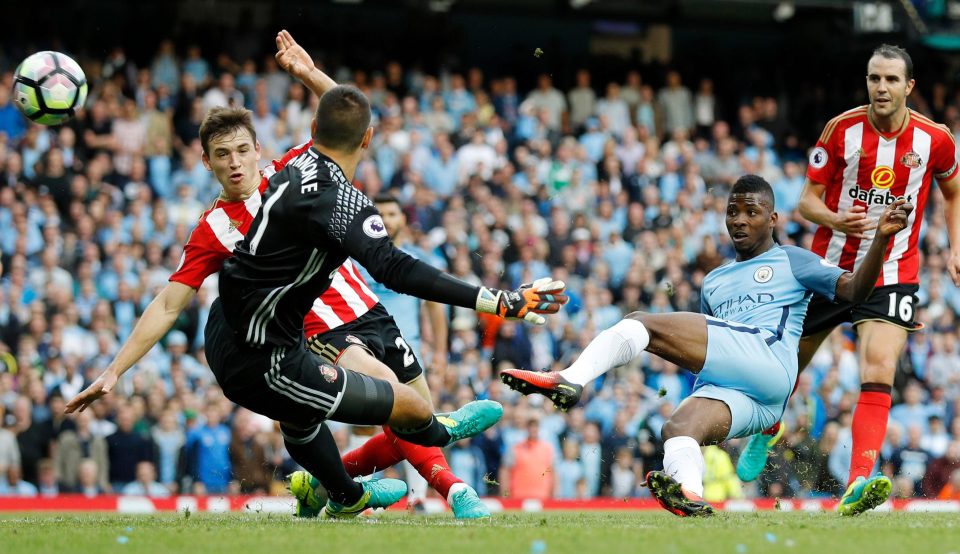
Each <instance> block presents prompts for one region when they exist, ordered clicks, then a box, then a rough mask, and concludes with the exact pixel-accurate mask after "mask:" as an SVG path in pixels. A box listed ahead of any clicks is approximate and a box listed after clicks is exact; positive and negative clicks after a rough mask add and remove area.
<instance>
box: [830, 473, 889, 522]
mask: <svg viewBox="0 0 960 554" xmlns="http://www.w3.org/2000/svg"><path fill="white" fill-rule="evenodd" d="M892 489H893V483H891V482H890V479H888V478H887V477H886V476H885V475H880V474H877V475H874V476H873V477H869V478H864V477H857V478H856V479H855V480H854V481H853V483H850V486H849V487H847V491H846V492H844V493H843V497H842V498H841V499H840V504H839V505H838V506H837V512H839V513H840V515H842V516H857V515H860V514H862V513H863V512H866V511H868V510H872V509H874V508H876V507H877V506H879V505H881V504H883V503H884V502H886V501H887V498H888V497H889V496H890V491H891V490H892Z"/></svg>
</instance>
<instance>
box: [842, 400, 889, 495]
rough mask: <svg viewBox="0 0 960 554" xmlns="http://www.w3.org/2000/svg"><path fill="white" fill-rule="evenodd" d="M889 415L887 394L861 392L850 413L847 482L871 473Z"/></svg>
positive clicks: (878, 453)
mask: <svg viewBox="0 0 960 554" xmlns="http://www.w3.org/2000/svg"><path fill="white" fill-rule="evenodd" d="M889 415H890V393H889V392H875V391H861V392H860V399H859V400H858V401H857V408H856V409H855V410H854V412H853V455H852V456H851V459H850V481H849V482H848V483H847V484H848V485H849V484H850V483H852V482H854V481H855V480H856V479H857V477H868V476H869V475H870V473H871V472H873V467H874V465H876V462H877V457H878V456H879V455H880V447H881V446H883V438H884V437H885V436H886V434H887V417H888V416H889Z"/></svg>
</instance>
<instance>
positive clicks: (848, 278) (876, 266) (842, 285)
mask: <svg viewBox="0 0 960 554" xmlns="http://www.w3.org/2000/svg"><path fill="white" fill-rule="evenodd" d="M911 211H913V205H912V204H909V203H908V202H907V201H906V200H905V199H903V198H898V199H897V200H895V201H894V202H893V204H890V205H889V206H887V208H886V209H885V210H884V211H883V214H882V215H881V216H880V221H879V222H878V223H877V233H876V237H875V238H874V239H873V243H871V244H870V249H869V250H867V255H866V256H864V258H863V262H862V263H861V264H860V266H859V267H858V268H857V270H856V271H853V272H847V273H844V274H843V275H841V276H840V279H838V280H837V298H839V299H841V300H846V301H847V302H855V303H856V302H862V301H864V300H865V299H866V298H867V297H868V296H869V295H870V293H871V292H872V291H873V286H874V284H876V282H877V277H879V276H880V271H881V270H882V269H883V257H884V254H886V252H887V245H888V243H889V241H890V237H893V236H894V235H896V234H897V233H899V232H900V231H902V230H903V229H905V228H906V227H907V217H909V215H910V212H911Z"/></svg>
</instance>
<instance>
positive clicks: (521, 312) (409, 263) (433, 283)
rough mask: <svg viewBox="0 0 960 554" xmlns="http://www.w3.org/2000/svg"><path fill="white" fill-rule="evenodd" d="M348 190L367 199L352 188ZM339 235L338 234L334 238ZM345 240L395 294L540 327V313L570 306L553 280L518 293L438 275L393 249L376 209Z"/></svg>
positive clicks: (351, 227) (352, 226) (364, 215)
mask: <svg viewBox="0 0 960 554" xmlns="http://www.w3.org/2000/svg"><path fill="white" fill-rule="evenodd" d="M341 186H343V185H341ZM346 186H349V187H350V189H352V190H353V191H355V192H356V193H357V194H358V195H360V196H363V195H362V193H360V192H359V191H356V189H353V187H352V186H350V185H346ZM363 198H364V199H366V197H363ZM367 202H369V200H367ZM336 234H337V233H336V231H335V232H334V236H336ZM341 240H342V242H341V244H342V246H343V248H344V249H345V250H346V251H347V252H348V253H349V254H350V257H352V258H353V259H355V260H357V261H358V262H360V265H362V266H364V267H365V268H367V271H369V272H370V275H372V276H373V278H374V279H376V280H377V281H379V282H381V283H383V284H384V285H386V286H388V287H389V288H391V289H393V290H395V291H397V292H402V293H404V294H409V295H411V296H416V297H418V298H423V299H424V300H430V301H432V302H439V303H442V304H449V305H452V306H462V307H464V308H471V309H474V310H476V311H478V312H483V313H490V314H495V315H498V316H500V317H503V318H507V319H523V320H525V321H527V322H529V323H533V324H536V325H543V324H544V323H546V319H544V317H543V315H541V314H553V313H557V312H558V311H560V307H561V306H563V305H564V304H566V303H567V296H566V295H565V294H564V291H565V290H566V285H565V284H564V283H563V281H554V280H553V279H550V278H549V277H547V278H544V279H540V280H538V281H535V282H534V283H530V284H525V285H521V286H520V287H519V288H517V289H516V290H511V291H504V290H497V289H488V288H486V287H478V286H476V285H471V284H469V283H467V282H465V281H461V280H459V279H457V278H455V277H453V276H452V275H449V274H447V273H445V272H443V271H440V270H439V269H437V268H435V267H433V266H431V265H430V264H428V263H425V262H422V261H420V260H418V259H416V258H414V257H412V256H410V255H408V254H407V253H405V252H403V251H402V250H400V249H399V248H397V247H395V246H394V245H393V242H391V241H390V238H389V237H388V236H387V232H386V227H385V226H384V224H383V220H382V219H381V218H380V215H379V213H377V211H376V208H374V207H373V206H368V207H366V208H363V209H362V210H360V211H359V212H358V214H357V217H355V218H354V219H353V221H352V222H351V223H350V224H348V225H347V227H346V231H345V232H344V233H343V235H342V239H341Z"/></svg>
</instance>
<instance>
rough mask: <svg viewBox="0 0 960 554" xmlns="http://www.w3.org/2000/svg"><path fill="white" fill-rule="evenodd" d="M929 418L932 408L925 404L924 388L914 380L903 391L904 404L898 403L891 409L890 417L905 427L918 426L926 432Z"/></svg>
mask: <svg viewBox="0 0 960 554" xmlns="http://www.w3.org/2000/svg"><path fill="white" fill-rule="evenodd" d="M929 418H930V408H929V407H928V406H926V405H924V404H923V389H922V388H921V387H920V385H919V384H918V383H917V382H916V381H913V382H911V383H910V384H909V385H907V388H906V389H905V390H904V391H903V404H898V405H896V406H894V407H893V408H892V409H891V410H890V419H892V420H893V421H896V422H897V423H899V424H900V425H901V426H903V428H904V429H909V428H911V427H913V426H917V427H919V428H920V429H921V430H922V431H923V432H924V433H925V432H926V431H927V425H928V420H929Z"/></svg>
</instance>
